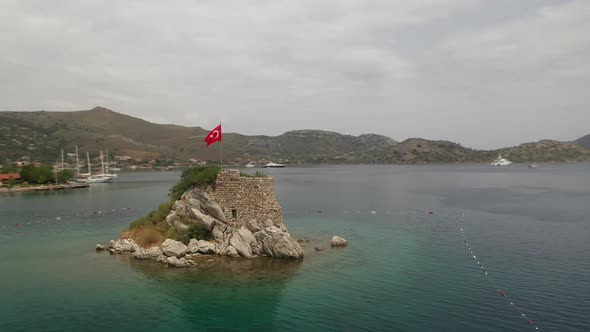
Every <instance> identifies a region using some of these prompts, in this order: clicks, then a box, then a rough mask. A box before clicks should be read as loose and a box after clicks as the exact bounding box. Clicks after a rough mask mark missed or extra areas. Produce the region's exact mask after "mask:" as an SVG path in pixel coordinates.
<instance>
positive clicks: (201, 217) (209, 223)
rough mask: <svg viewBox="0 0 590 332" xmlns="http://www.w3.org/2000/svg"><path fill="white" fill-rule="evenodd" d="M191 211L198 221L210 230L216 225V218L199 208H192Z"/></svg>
mask: <svg viewBox="0 0 590 332" xmlns="http://www.w3.org/2000/svg"><path fill="white" fill-rule="evenodd" d="M191 211H192V213H193V217H194V219H195V220H196V222H197V223H199V224H200V225H201V226H203V227H205V228H206V229H207V230H208V231H210V230H211V229H212V228H213V225H215V218H213V217H211V216H208V215H206V214H204V213H203V212H201V211H200V210H199V209H197V208H192V209H191Z"/></svg>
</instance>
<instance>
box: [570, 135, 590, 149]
mask: <svg viewBox="0 0 590 332" xmlns="http://www.w3.org/2000/svg"><path fill="white" fill-rule="evenodd" d="M573 143H574V144H577V145H580V146H583V147H585V148H589V149H590V134H589V135H586V136H583V137H580V138H578V139H577V140H575V141H573Z"/></svg>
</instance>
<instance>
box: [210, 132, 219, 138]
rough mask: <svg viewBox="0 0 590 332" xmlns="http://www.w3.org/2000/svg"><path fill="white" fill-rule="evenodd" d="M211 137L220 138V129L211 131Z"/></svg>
mask: <svg viewBox="0 0 590 332" xmlns="http://www.w3.org/2000/svg"><path fill="white" fill-rule="evenodd" d="M209 138H210V139H217V138H219V130H213V131H212V132H211V135H209Z"/></svg>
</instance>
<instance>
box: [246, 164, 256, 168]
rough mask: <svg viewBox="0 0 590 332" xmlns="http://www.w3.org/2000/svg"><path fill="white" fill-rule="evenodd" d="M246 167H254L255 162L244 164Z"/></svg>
mask: <svg viewBox="0 0 590 332" xmlns="http://www.w3.org/2000/svg"><path fill="white" fill-rule="evenodd" d="M246 167H248V168H252V167H256V165H255V164H253V163H247V164H246Z"/></svg>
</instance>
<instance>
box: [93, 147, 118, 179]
mask: <svg viewBox="0 0 590 332" xmlns="http://www.w3.org/2000/svg"><path fill="white" fill-rule="evenodd" d="M100 167H101V173H100V174H96V176H97V177H99V178H108V179H114V178H116V177H118V175H117V174H111V173H108V172H105V163H104V157H103V154H102V150H100ZM107 167H108V166H107Z"/></svg>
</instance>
